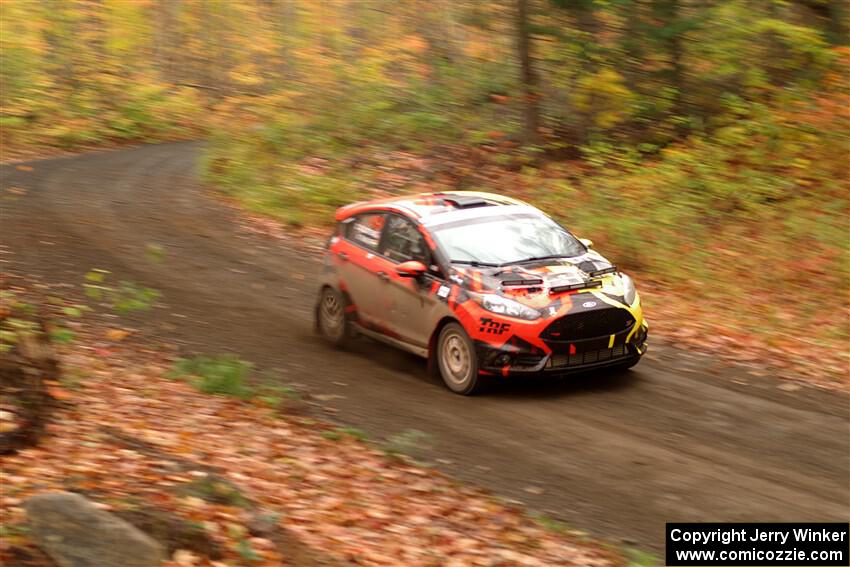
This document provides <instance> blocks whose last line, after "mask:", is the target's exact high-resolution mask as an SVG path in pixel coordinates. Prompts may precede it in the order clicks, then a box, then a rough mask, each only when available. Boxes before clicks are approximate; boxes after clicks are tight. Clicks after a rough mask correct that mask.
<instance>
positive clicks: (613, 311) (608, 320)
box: [540, 307, 635, 341]
mask: <svg viewBox="0 0 850 567" xmlns="http://www.w3.org/2000/svg"><path fill="white" fill-rule="evenodd" d="M634 322H635V321H634V319H632V316H631V314H630V313H629V312H628V311H626V310H625V309H617V308H616V307H612V308H610V309H596V310H594V311H582V312H581V313H575V314H573V315H566V316H564V317H561V318H559V319H555V320H554V321H552V323H550V324H549V326H548V327H546V329H544V330H543V332H542V333H541V334H540V337H541V338H542V339H544V340H550V341H575V340H580V339H588V338H592V337H601V336H605V335H615V334H617V333H620V332H622V331H625V330H626V329H628V328H629V327H631V326H632V325H633V324H634Z"/></svg>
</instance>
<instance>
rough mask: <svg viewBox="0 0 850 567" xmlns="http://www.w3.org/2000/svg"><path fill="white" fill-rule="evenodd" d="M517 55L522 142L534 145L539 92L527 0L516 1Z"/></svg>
mask: <svg viewBox="0 0 850 567" xmlns="http://www.w3.org/2000/svg"><path fill="white" fill-rule="evenodd" d="M516 34H517V53H518V55H519V62H520V83H521V84H522V89H523V98H524V100H523V118H524V119H523V124H524V128H523V142H525V144H527V145H534V144H536V143H538V141H539V136H540V133H539V127H540V91H539V81H538V77H537V73H536V72H535V70H534V64H533V60H532V46H531V34H530V33H529V25H528V0H517V12H516Z"/></svg>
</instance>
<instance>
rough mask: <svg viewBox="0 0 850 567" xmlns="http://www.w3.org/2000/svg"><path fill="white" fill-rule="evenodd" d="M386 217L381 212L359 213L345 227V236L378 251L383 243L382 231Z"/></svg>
mask: <svg viewBox="0 0 850 567" xmlns="http://www.w3.org/2000/svg"><path fill="white" fill-rule="evenodd" d="M385 219H386V217H385V215H383V214H381V213H369V214H365V215H358V216H357V217H355V218H354V219H353V220H352V221H351V222H349V223H348V226H347V227H346V228H345V238H346V239H348V240H350V241H351V242H354V243H355V244H359V245H360V246H362V247H364V248H366V249H368V250H372V251H373V252H377V251H378V247H379V246H380V243H381V231H383V229H384V221H385Z"/></svg>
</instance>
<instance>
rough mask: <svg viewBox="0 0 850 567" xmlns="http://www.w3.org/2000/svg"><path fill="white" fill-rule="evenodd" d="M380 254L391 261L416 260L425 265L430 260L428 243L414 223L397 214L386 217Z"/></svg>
mask: <svg viewBox="0 0 850 567" xmlns="http://www.w3.org/2000/svg"><path fill="white" fill-rule="evenodd" d="M381 254H383V255H384V256H386V257H387V258H389V259H390V260H392V261H393V262H407V261H408V260H417V261H419V262H422V263H423V264H425V265H426V266H427V265H429V263H430V261H431V260H430V256H431V255H430V253H429V251H428V245H427V244H426V243H425V239H424V238H422V234H421V233H420V232H419V230H418V229H417V228H416V225H414V224H413V223H412V222H410V221H409V220H407V219H405V218H404V217H400V216H398V215H389V216H388V217H387V229H386V234H385V235H384V241H383V243H382V244H381Z"/></svg>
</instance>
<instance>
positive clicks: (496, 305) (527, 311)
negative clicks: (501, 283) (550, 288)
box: [473, 294, 540, 321]
mask: <svg viewBox="0 0 850 567" xmlns="http://www.w3.org/2000/svg"><path fill="white" fill-rule="evenodd" d="M473 297H474V298H475V300H476V301H477V302H478V303H479V304H480V305H481V307H483V308H484V309H486V310H487V311H491V312H493V313H498V314H499V315H507V316H508V317H516V318H518V319H526V320H527V321H533V320H535V319H539V318H540V312H539V311H538V310H537V309H532V308H531V307H526V306H525V305H523V304H522V303H519V302H517V301H514V300H513V299H508V298H507V297H502V296H501V295H492V294H480V295H475V296H473Z"/></svg>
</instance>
